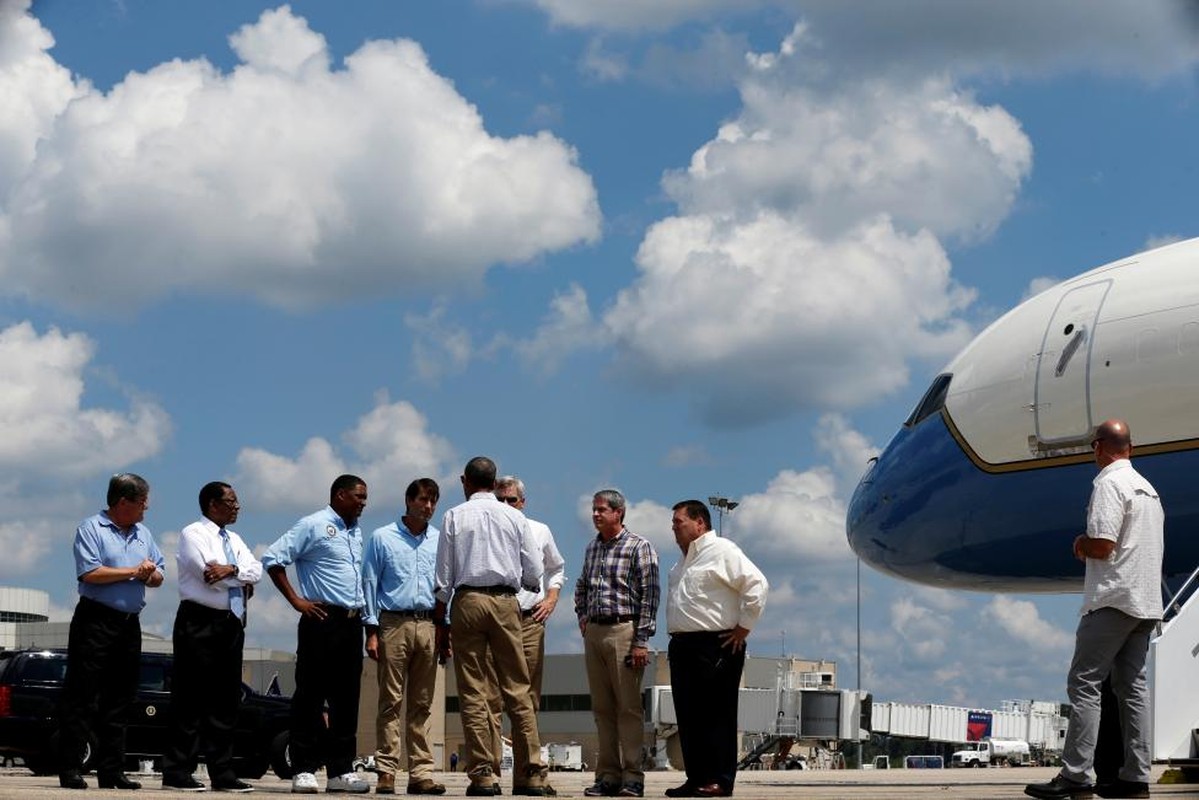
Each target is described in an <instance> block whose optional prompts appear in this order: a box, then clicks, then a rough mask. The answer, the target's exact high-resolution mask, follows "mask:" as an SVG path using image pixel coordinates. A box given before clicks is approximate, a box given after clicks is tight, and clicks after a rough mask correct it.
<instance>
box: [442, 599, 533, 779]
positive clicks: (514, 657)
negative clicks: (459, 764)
mask: <svg viewBox="0 0 1199 800" xmlns="http://www.w3.org/2000/svg"><path fill="white" fill-rule="evenodd" d="M450 630H451V632H452V634H453V647H454V658H453V661H454V675H455V676H456V677H457V679H458V705H459V713H460V715H461V717H462V733H463V738H464V739H465V740H466V772H467V773H468V774H469V775H470V778H471V783H472V784H477V785H480V786H491V784H492V783H493V780H492V765H493V764H494V763H495V762H496V761H498V760H499V757H500V754H499V753H493V752H492V751H493V749H494V748H495V739H494V733H493V730H492V725H491V710H490V701H491V698H492V696H493V695H494V694H496V693H498V694H499V695H500V697H502V698H503V705H504V708H505V709H506V710H507V711H508V718H509V720H511V722H512V758H513V762H514V765H515V764H524V765H528V766H527V770H526V771H527V772H529V771H531V772H533V773H534V774H531V775H529V776H528V778H527V780H523V781H522V784H523V785H528V786H538V787H539V786H542V785H543V783H544V772H545V768H544V766H543V765H542V763H541V740H540V738H539V737H538V734H537V712H536V711H535V710H534V708H533V698H532V696H531V694H530V691H529V668H528V665H527V664H526V663H525V654H524V649H523V647H522V645H521V620H520V607H519V606H518V605H517V604H516V596H515V595H493V594H488V593H486V592H480V591H471V590H470V589H469V587H459V588H458V590H457V591H456V592H455V593H454V602H453V605H452V606H451V608H450ZM493 659H494V662H495V667H494V671H493V670H492V668H491V663H492V660H493ZM520 778H521V779H524V778H525V775H521V776H520Z"/></svg>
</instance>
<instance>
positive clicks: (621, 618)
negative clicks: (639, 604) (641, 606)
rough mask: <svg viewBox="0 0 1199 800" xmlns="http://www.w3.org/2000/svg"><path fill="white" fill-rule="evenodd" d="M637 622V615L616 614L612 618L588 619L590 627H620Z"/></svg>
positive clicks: (596, 617)
mask: <svg viewBox="0 0 1199 800" xmlns="http://www.w3.org/2000/svg"><path fill="white" fill-rule="evenodd" d="M636 620H637V615H636V614H614V615H612V616H607V617H603V616H595V617H588V618H587V624H588V625H619V624H620V623H622V622H635V621H636Z"/></svg>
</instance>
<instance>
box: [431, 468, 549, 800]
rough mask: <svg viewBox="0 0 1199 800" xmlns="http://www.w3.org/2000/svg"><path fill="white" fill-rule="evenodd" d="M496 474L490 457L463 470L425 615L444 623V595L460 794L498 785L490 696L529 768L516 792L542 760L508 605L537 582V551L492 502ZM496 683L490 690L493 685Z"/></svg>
mask: <svg viewBox="0 0 1199 800" xmlns="http://www.w3.org/2000/svg"><path fill="white" fill-rule="evenodd" d="M495 475H496V468H495V462H493V461H492V460H491V459H489V458H485V457H483V456H479V457H476V458H472V459H471V460H470V461H469V462H467V464H466V469H464V470H463V473H462V489H463V492H464V493H465V495H466V502H465V503H461V504H460V505H457V506H454V507H453V508H451V509H450V510H449V511H447V512H446V513H445V518H444V521H443V523H442V526H441V539H440V540H439V541H438V543H437V593H436V594H437V605H436V606H435V607H434V610H433V617H434V619H437V620H442V619H444V615H445V610H446V606H447V605H449V603H450V598H451V597H453V606H452V609H451V614H450V633H451V634H452V637H453V638H452V641H453V646H452V654H453V657H454V675H455V677H456V678H457V681H458V702H459V708H460V715H461V717H462V732H463V735H464V738H465V740H466V772H467V774H468V775H469V776H470V785H469V786H467V788H466V794H467V795H468V796H471V797H490V796H492V795H494V794H497V790H498V789H499V784H498V783H497V782H496V780H495V776H494V774H493V770H492V764H494V763H495V761H496V760H497V758H496V756H495V755H494V754H493V753H492V752H491V751H492V749H493V747H494V742H493V739H492V729H491V712H490V708H489V699H490V698H491V696H492V695H493V694H495V693H496V692H498V693H500V694H501V695H502V697H503V700H504V707H505V708H506V709H507V710H508V717H509V719H511V721H512V752H513V759H514V760H515V761H516V762H518V763H521V764H527V765H528V766H527V767H526V768H525V770H524V773H525V774H523V775H520V776H518V777H517V778H516V780H520V779H523V781H524V787H525V789H524V793H525V794H527V795H542V794H544V791H543V787H544V786H545V766H544V765H543V764H542V763H541V742H540V739H539V737H538V734H537V712H536V710H535V709H534V708H533V698H532V696H531V694H530V692H529V665H528V664H527V663H526V662H525V654H524V649H523V648H522V646H521V624H520V606H518V605H517V603H516V592H517V590H518V589H520V588H521V587H522V586H523V587H524V588H526V589H529V590H530V591H535V590H536V589H538V588H539V587H540V585H541V583H540V582H541V571H542V568H541V557H540V554H539V553H538V552H537V551H536V546H535V543H534V540H533V534H532V531H531V530H530V529H529V522H528V520H527V519H525V515H524V514H522V513H520V511H518V510H516V509H515V508H512V507H511V506H509V505H507V504H506V503H501V502H499V501H498V500H496V499H495V493H494V492H493V489H494V488H495ZM447 642H448V639H447V637H446V635H445V631H444V630H442V631H441V632H440V633H439V646H440V649H441V651H442V655H449V654H450V653H451V648H450V647H449V646H448V644H447ZM492 658H494V659H495V664H496V669H495V671H493V670H492V669H491V659H492ZM497 672H498V675H496V673H497ZM493 676H494V677H493ZM497 679H498V686H493V685H492V682H493V681H494V680H497Z"/></svg>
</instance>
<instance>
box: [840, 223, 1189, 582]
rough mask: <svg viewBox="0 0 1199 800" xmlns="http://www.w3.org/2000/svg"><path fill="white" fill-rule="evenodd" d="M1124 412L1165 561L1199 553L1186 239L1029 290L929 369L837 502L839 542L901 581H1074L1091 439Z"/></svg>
mask: <svg viewBox="0 0 1199 800" xmlns="http://www.w3.org/2000/svg"><path fill="white" fill-rule="evenodd" d="M1111 417H1118V418H1121V419H1124V420H1126V421H1127V422H1128V423H1129V427H1130V429H1131V431H1132V435H1133V440H1134V445H1135V450H1134V459H1133V462H1134V465H1135V466H1136V468H1137V469H1138V470H1140V471H1141V472H1142V474H1144V475H1145V477H1147V478H1148V479H1149V481H1150V482H1151V483H1153V484H1154V486H1155V487H1156V488H1157V490H1158V492H1159V493H1160V495H1161V497H1162V502H1163V505H1164V506H1165V509H1166V514H1167V521H1166V553H1165V572H1166V573H1167V574H1170V575H1173V574H1185V573H1189V572H1191V571H1192V570H1193V569H1194V568H1195V567H1196V566H1197V565H1199V527H1197V523H1199V490H1197V489H1196V486H1195V484H1196V481H1197V480H1199V477H1196V476H1197V475H1199V239H1196V240H1191V241H1188V242H1181V243H1178V244H1174V245H1170V246H1167V247H1163V248H1159V249H1157V250H1153V251H1150V252H1147V253H1143V254H1140V255H1137V256H1133V257H1132V258H1128V259H1123V260H1121V261H1117V262H1114V263H1112V264H1109V265H1106V266H1103V267H1100V268H1098V269H1095V270H1091V271H1090V272H1087V273H1085V274H1083V275H1080V276H1078V277H1076V278H1073V279H1071V280H1068V281H1065V282H1063V283H1061V284H1058V285H1057V286H1054V287H1052V288H1051V289H1049V290H1047V291H1045V292H1042V293H1041V294H1039V295H1037V296H1036V297H1033V298H1031V299H1029V300H1027V301H1026V302H1024V303H1022V304H1021V305H1019V306H1017V307H1016V308H1015V309H1013V310H1012V311H1010V312H1008V313H1007V314H1006V315H1004V316H1003V317H1002V318H1000V319H999V320H997V321H996V322H995V323H993V324H992V325H991V326H990V327H989V328H987V329H986V330H985V331H983V332H982V333H981V334H980V335H979V336H978V337H977V338H976V339H975V340H974V341H973V342H971V343H970V344H969V345H968V346H967V347H966V348H965V349H964V350H963V351H962V352H961V353H960V354H959V355H958V356H957V357H955V358H954V359H953V361H951V362H950V363H949V364H948V365H947V366H946V367H945V369H944V370H943V371H942V372H941V373H940V374H939V375H938V376H937V378H936V379H935V380H934V381H933V384H932V386H931V387H930V389H929V392H928V393H927V394H926V396H925V397H924V399H923V400H922V401H921V403H920V405H919V406H918V407H917V409H916V410H915V411H914V412H913V414H912V416H911V417H910V418H909V420H908V422H907V423H906V424H905V425H904V426H903V427H902V428H901V429H900V430H899V432H898V433H897V434H896V435H895V436H894V438H893V439H892V440H891V442H890V443H889V444H888V445H887V446H886V448H885V449H884V451H883V452H882V454H881V455H880V456H879V458H878V460H877V461H876V462H875V463H873V464H872V465H871V466H870V468H869V469H868V470H867V473H866V474H865V475H864V476H863V478H862V481H861V482H860V484H859V485H858V488H857V490H856V491H855V493H854V496H853V498H852V500H851V502H850V507H849V513H848V517H847V530H848V535H849V541H850V545H851V546H852V547H853V549H854V551H855V552H856V553H857V554H858V555H859V556H861V557H862V558H863V560H865V561H866V562H867V563H869V564H871V565H873V566H875V567H876V568H878V569H880V570H882V571H884V572H888V573H891V574H894V575H897V576H899V577H903V578H907V579H910V580H914V581H917V582H920V583H925V584H931V585H936V586H943V587H954V588H966V589H978V590H988V591H1049V592H1053V591H1076V590H1078V589H1079V588H1080V587H1081V581H1082V575H1083V565H1082V563H1081V562H1079V561H1077V560H1076V559H1074V558H1073V556H1072V555H1071V548H1070V545H1071V542H1072V541H1073V539H1074V537H1075V536H1077V535H1078V534H1079V533H1081V532H1082V531H1083V530H1084V528H1085V524H1086V505H1087V499H1088V497H1089V495H1090V490H1091V481H1092V479H1093V478H1094V476H1095V474H1096V472H1097V469H1096V467H1095V464H1094V461H1093V458H1092V453H1091V448H1090V439H1091V437H1092V434H1093V431H1094V429H1095V426H1096V425H1098V424H1099V423H1100V422H1102V421H1103V420H1105V419H1108V418H1111Z"/></svg>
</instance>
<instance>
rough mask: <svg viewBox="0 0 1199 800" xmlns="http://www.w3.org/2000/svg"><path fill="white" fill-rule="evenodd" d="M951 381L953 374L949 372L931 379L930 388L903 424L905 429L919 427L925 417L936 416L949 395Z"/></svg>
mask: <svg viewBox="0 0 1199 800" xmlns="http://www.w3.org/2000/svg"><path fill="white" fill-rule="evenodd" d="M952 380H953V374H952V373H949V372H945V373H942V374H941V375H938V376H937V377H935V378H933V383H932V386H929V387H928V391H927V392H925V393H924V397H922V398H920V402H919V403H917V404H916V410H915V411H913V412H912V415H911V416H910V417H908V421H907V422H905V423H904V425H905V426H907V427H909V428H910V427H912V426H913V425H919V424H920V423H921V422H923V421H924V420H925V419H926V418H927V417H931V416H932V415H933V414H936V413H937V412H938V411H940V410H941V409H942V408H944V406H945V397H946V395H948V394H949V382H950V381H952Z"/></svg>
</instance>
